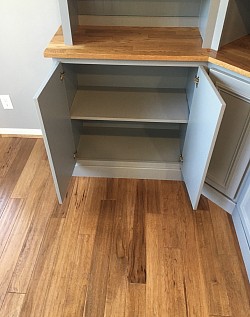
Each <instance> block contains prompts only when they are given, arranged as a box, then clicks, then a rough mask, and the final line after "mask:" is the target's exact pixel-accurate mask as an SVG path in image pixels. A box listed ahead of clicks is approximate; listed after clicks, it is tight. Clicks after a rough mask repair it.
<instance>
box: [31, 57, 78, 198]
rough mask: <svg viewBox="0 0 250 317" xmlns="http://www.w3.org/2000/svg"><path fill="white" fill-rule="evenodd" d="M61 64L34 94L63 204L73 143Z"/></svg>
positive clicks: (70, 166) (72, 159)
mask: <svg viewBox="0 0 250 317" xmlns="http://www.w3.org/2000/svg"><path fill="white" fill-rule="evenodd" d="M62 73H63V68H62V65H61V64H59V63H56V64H55V66H54V68H53V70H52V72H51V73H50V75H49V77H48V79H47V80H46V81H45V83H44V84H43V85H42V87H41V88H40V89H39V91H38V93H37V94H36V96H35V97H34V100H35V102H36V104H37V106H38V107H37V108H38V114H39V117H40V120H41V127H42V131H43V137H44V143H45V147H46V151H47V155H48V159H49V163H50V168H51V172H52V176H53V179H54V183H55V188H56V193H57V197H58V200H59V203H62V201H63V197H64V196H65V194H66V191H67V187H68V184H69V181H70V178H71V176H72V173H73V169H74V166H75V161H74V152H75V145H74V139H73V133H72V127H71V120H70V114H69V107H68V100H67V95H66V88H65V84H64V81H63V80H61V79H62V78H61V74H62Z"/></svg>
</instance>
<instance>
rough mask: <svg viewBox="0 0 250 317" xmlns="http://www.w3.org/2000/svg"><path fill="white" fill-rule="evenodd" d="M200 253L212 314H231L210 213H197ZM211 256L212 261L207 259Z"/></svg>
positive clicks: (210, 312) (209, 307)
mask: <svg viewBox="0 0 250 317" xmlns="http://www.w3.org/2000/svg"><path fill="white" fill-rule="evenodd" d="M196 221H197V233H198V235H197V237H198V243H199V253H200V259H201V264H202V268H203V275H204V278H205V287H206V294H207V301H208V309H209V314H210V315H222V316H231V306H230V302H229V299H228V293H227V287H226V281H225V279H224V276H223V273H222V271H223V267H222V266H221V264H220V261H219V259H218V256H217V250H216V243H215V238H214V232H213V227H212V221H211V217H210V213H209V212H207V211H201V212H199V211H198V212H197V213H196ZM208 258H210V261H207V259H208Z"/></svg>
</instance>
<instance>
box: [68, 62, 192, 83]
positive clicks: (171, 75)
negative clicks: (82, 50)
mask: <svg viewBox="0 0 250 317" xmlns="http://www.w3.org/2000/svg"><path fill="white" fill-rule="evenodd" d="M73 66H75V71H76V72H77V74H78V75H77V77H78V86H79V87H91V86H95V87H100V86H105V87H137V88H140V87H141V88H177V89H185V88H186V83H187V74H188V68H187V67H143V66H107V65H73Z"/></svg>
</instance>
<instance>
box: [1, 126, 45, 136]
mask: <svg viewBox="0 0 250 317" xmlns="http://www.w3.org/2000/svg"><path fill="white" fill-rule="evenodd" d="M0 134H9V135H20V136H21V135H38V136H41V135H42V130H41V129H12V128H0Z"/></svg>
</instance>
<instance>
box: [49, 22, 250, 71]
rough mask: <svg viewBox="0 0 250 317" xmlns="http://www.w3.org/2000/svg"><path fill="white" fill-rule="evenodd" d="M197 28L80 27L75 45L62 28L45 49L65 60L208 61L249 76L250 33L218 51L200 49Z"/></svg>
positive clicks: (75, 38) (200, 42) (200, 41)
mask: <svg viewBox="0 0 250 317" xmlns="http://www.w3.org/2000/svg"><path fill="white" fill-rule="evenodd" d="M201 46H202V40H201V37H200V33H199V30H198V28H179V27H178V28H175V27H167V28H164V27H154V28H146V27H145V28H144V27H117V26H116V27H112V26H110V27H104V26H100V27H98V26H79V27H78V30H77V31H76V33H75V35H74V45H73V46H67V45H65V44H64V40H63V34H62V29H61V27H60V28H59V30H58V31H57V33H56V34H55V36H54V37H53V39H52V40H51V42H50V43H49V45H48V47H47V48H46V50H45V52H44V56H45V57H52V58H66V59H98V60H101V59H105V60H156V61H178V62H211V63H214V64H216V65H219V66H222V67H224V68H227V69H230V70H233V71H235V72H237V73H239V74H242V75H244V76H247V77H250V53H249V52H250V35H248V36H246V37H244V38H242V39H240V40H238V41H235V42H233V43H230V44H228V45H226V46H224V47H223V48H222V49H221V50H220V51H219V52H215V51H212V50H209V49H203V48H201Z"/></svg>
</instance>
